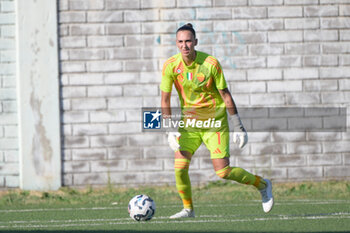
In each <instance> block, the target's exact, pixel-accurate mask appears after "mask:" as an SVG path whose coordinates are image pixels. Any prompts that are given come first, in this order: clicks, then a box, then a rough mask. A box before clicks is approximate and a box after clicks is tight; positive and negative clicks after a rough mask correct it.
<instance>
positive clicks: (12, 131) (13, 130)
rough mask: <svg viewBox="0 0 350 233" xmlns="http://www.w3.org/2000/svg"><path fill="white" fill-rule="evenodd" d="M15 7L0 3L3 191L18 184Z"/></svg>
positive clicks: (5, 0)
mask: <svg viewBox="0 0 350 233" xmlns="http://www.w3.org/2000/svg"><path fill="white" fill-rule="evenodd" d="M14 8H15V3H14V1H13V0H1V1H0V188H2V187H18V184H19V180H18V174H19V173H18V139H17V137H18V135H17V103H16V70H15V64H16V41H15V9H14Z"/></svg>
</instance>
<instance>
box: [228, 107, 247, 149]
mask: <svg viewBox="0 0 350 233" xmlns="http://www.w3.org/2000/svg"><path fill="white" fill-rule="evenodd" d="M230 121H231V122H232V124H233V143H237V142H239V145H238V146H239V148H241V149H242V148H243V147H244V146H245V145H246V144H247V142H248V134H247V131H246V130H245V128H244V126H243V124H242V121H241V118H240V117H239V115H238V114H234V115H230Z"/></svg>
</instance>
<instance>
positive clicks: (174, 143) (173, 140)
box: [168, 132, 181, 152]
mask: <svg viewBox="0 0 350 233" xmlns="http://www.w3.org/2000/svg"><path fill="white" fill-rule="evenodd" d="M180 136H181V133H179V132H169V133H168V142H169V146H170V148H171V149H172V150H173V151H175V152H176V151H178V150H179V149H180V144H179V138H180Z"/></svg>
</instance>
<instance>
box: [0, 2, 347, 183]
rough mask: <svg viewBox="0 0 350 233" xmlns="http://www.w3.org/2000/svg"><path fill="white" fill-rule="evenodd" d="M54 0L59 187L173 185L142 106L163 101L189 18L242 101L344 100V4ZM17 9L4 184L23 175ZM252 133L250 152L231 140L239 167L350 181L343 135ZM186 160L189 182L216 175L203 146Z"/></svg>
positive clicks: (11, 18)
mask: <svg viewBox="0 0 350 233" xmlns="http://www.w3.org/2000/svg"><path fill="white" fill-rule="evenodd" d="M58 3H59V12H58V14H59V17H58V19H59V28H60V31H59V33H60V39H59V45H60V64H59V65H60V71H61V74H60V83H61V103H62V105H61V106H62V118H61V119H62V122H61V124H62V129H63V131H62V137H63V140H62V141H63V144H62V151H63V153H64V154H63V169H64V170H63V173H64V174H63V177H64V185H69V186H79V185H83V186H84V185H87V184H97V185H101V184H102V185H103V184H106V183H107V182H108V180H111V181H112V183H115V184H139V183H144V182H147V183H173V182H174V178H173V172H172V171H173V168H172V166H173V165H172V164H173V155H172V152H171V150H170V149H169V147H168V145H167V140H166V137H165V135H164V134H160V133H147V134H146V133H142V132H141V123H140V121H141V108H142V107H152V106H155V107H157V106H160V91H159V83H160V77H161V74H160V71H161V68H162V66H163V63H164V61H165V60H166V59H167V58H168V57H169V56H171V55H172V54H174V53H176V51H177V50H176V47H175V38H174V35H175V34H174V33H175V31H176V29H177V28H178V27H179V26H181V25H182V24H184V23H187V22H191V23H192V24H193V25H194V26H195V29H196V30H197V34H198V39H199V46H198V50H202V51H204V52H208V53H211V54H213V55H214V56H216V57H217V58H218V59H219V60H220V62H221V64H222V66H223V68H224V72H225V75H226V79H227V81H228V84H229V87H230V90H231V92H232V94H233V97H234V99H235V101H236V103H237V105H238V108H242V107H257V106H259V107H265V106H270V107H283V106H303V107H313V106H318V107H319V106H330V107H332V106H333V107H334V106H336V107H349V103H350V83H349V81H348V80H349V74H350V56H349V53H350V42H349V41H350V30H349V26H350V21H349V19H348V16H349V15H350V2H349V1H346V0H337V1H334V0H332V1H331V0H235V1H233V0H205V1H203V0H196V1H193V0H191V1H190V0H166V1H159V0H118V1H115V0H59V1H58ZM15 15H16V12H15V7H14V0H0V188H1V187H3V188H4V187H18V183H19V182H18V139H17V137H18V136H17V104H16V72H15V66H16V64H15V63H16V51H15V50H16V41H15ZM175 96H176V95H174V97H173V99H172V100H173V101H172V102H173V104H174V106H178V101H177V100H176V97H175ZM348 119H349V117H348ZM280 121H281V122H282V124H284V123H285V124H286V125H287V123H290V124H294V125H295V126H298V124H299V125H300V122H293V121H290V122H287V121H283V120H280ZM311 121H312V122H313V123H315V124H322V122H319V121H318V119H314V120H311ZM269 123H270V124H272V125H273V124H275V123H276V122H273V121H271V122H269ZM247 124H249V123H247ZM249 135H250V143H249V144H248V145H247V148H246V149H245V150H244V151H240V150H238V149H237V148H236V147H235V146H233V145H232V148H231V152H232V155H233V156H232V158H231V161H232V164H233V165H236V166H243V167H244V168H246V169H248V170H249V171H253V172H256V173H258V174H260V175H265V176H268V177H271V178H273V179H275V180H279V181H285V180H308V179H312V180H314V179H317V180H322V179H332V178H337V179H349V178H350V174H349V170H350V167H349V166H350V156H349V153H350V148H349V146H348V145H350V135H349V133H348V132H322V133H317V132H288V133H287V132H250V133H249ZM191 167H192V170H191V174H192V182H193V183H199V182H205V181H206V180H207V179H210V180H213V179H217V177H216V176H215V175H214V173H213V169H212V166H211V163H210V160H209V153H208V152H207V150H206V149H205V148H204V147H201V148H200V149H199V150H198V153H197V154H196V155H195V157H194V159H193V162H192V164H191ZM201 177H202V178H201Z"/></svg>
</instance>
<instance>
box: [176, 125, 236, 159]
mask: <svg viewBox="0 0 350 233" xmlns="http://www.w3.org/2000/svg"><path fill="white" fill-rule="evenodd" d="M179 132H180V133H181V136H180V139H179V144H180V151H188V152H190V153H191V154H192V155H193V154H194V153H195V152H196V150H197V149H198V147H199V146H200V145H201V144H202V142H203V143H204V144H205V146H206V147H207V148H208V150H209V151H210V158H211V159H222V158H226V157H230V143H229V141H230V134H229V131H228V130H220V131H219V132H213V131H199V132H198V131H190V132H189V131H186V130H185V129H180V130H179Z"/></svg>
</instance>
